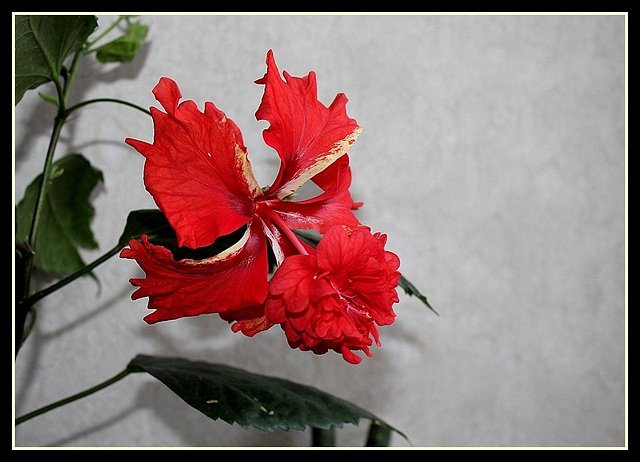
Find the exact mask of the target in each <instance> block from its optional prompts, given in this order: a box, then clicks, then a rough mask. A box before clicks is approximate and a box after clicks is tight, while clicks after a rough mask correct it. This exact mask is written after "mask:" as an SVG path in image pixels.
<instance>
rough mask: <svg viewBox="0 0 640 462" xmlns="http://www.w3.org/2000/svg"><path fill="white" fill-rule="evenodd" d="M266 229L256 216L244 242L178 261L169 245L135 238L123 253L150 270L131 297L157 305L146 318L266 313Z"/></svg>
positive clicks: (135, 281)
mask: <svg viewBox="0 0 640 462" xmlns="http://www.w3.org/2000/svg"><path fill="white" fill-rule="evenodd" d="M261 228H262V225H261V224H260V223H259V222H258V221H257V220H256V222H254V223H252V224H251V226H250V227H249V228H248V229H247V232H246V233H245V234H244V236H243V238H242V239H241V240H240V241H239V242H238V243H236V244H235V245H233V246H232V247H230V248H229V249H227V250H225V251H224V252H222V253H220V254H218V255H216V256H214V257H211V258H208V259H205V260H191V259H184V260H179V261H176V260H174V258H173V255H172V254H171V252H170V251H169V249H167V248H165V247H162V246H159V245H154V244H151V243H150V242H149V240H148V238H147V236H145V235H143V236H142V242H138V241H136V240H135V239H134V240H131V241H130V242H129V248H125V249H123V250H122V252H121V253H120V256H121V257H122V258H130V259H134V260H136V261H137V262H138V264H139V265H140V267H141V268H142V269H143V270H144V271H145V273H146V278H143V279H142V278H141V279H131V281H130V282H131V283H132V284H133V285H135V286H138V287H139V289H138V290H137V291H135V292H134V293H133V294H132V296H131V298H132V299H134V300H136V299H139V298H142V297H149V309H152V310H155V311H154V312H153V313H151V314H149V315H148V316H146V317H145V321H147V322H148V323H149V324H153V323H156V322H158V321H167V320H170V319H177V318H183V317H187V316H197V315H200V314H207V313H224V316H223V318H224V319H227V320H230V319H235V320H238V319H241V318H243V317H248V318H250V319H255V318H257V317H259V316H262V315H263V312H261V311H260V309H261V308H260V307H261V306H262V304H263V303H264V301H265V298H266V296H267V292H268V282H267V274H268V271H269V269H268V261H267V244H266V239H265V236H264V233H263V232H262V229H261ZM243 313H245V315H244V316H243Z"/></svg>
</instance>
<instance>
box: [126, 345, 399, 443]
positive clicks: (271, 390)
mask: <svg viewBox="0 0 640 462" xmlns="http://www.w3.org/2000/svg"><path fill="white" fill-rule="evenodd" d="M127 368H128V369H129V370H131V371H132V372H142V371H144V372H148V373H149V374H151V375H152V376H154V377H155V378H157V379H158V380H160V381H161V382H162V383H164V384H165V385H166V386H167V387H169V388H170V389H171V390H172V391H173V392H174V393H176V394H177V395H178V396H179V397H180V398H182V399H183V400H184V401H185V402H187V403H188V404H189V405H191V406H192V407H194V408H195V409H197V410H198V411H200V412H202V413H203V414H204V415H206V416H207V417H209V418H211V419H214V420H216V419H222V420H224V421H225V422H227V423H229V424H233V423H238V424H239V425H240V426H242V427H243V428H248V427H251V426H253V427H255V428H258V429H260V430H265V431H273V430H275V429H276V428H282V429H284V430H289V429H295V430H304V429H305V428H306V427H314V428H321V429H328V428H331V427H342V425H343V424H344V423H352V424H355V425H357V424H358V422H359V420H360V419H361V418H365V419H370V420H372V421H375V422H376V423H377V425H380V426H383V427H387V428H389V429H391V430H393V431H395V432H396V433H398V434H399V435H401V436H402V437H404V438H405V439H406V436H405V435H404V434H403V433H402V432H400V431H398V430H396V429H395V428H393V427H391V426H390V425H389V424H387V423H385V422H384V421H382V420H381V419H379V418H378V417H376V416H375V415H373V414H371V413H370V412H368V411H366V410H364V409H362V408H360V407H358V406H356V405H355V404H351V403H349V402H348V401H345V400H342V399H340V398H337V397H335V396H332V395H330V394H328V393H325V392H323V391H320V390H318V389H316V388H313V387H310V386H307V385H301V384H298V383H294V382H291V381H289V380H285V379H280V378H276V377H270V376H266V375H259V374H253V373H250V372H247V371H245V370H242V369H237V368H235V367H231V366H226V365H220V364H210V363H206V362H202V361H190V360H186V359H182V358H163V357H155V356H146V355H138V356H136V357H135V358H134V359H133V360H132V361H131V362H130V363H129V365H128V366H127Z"/></svg>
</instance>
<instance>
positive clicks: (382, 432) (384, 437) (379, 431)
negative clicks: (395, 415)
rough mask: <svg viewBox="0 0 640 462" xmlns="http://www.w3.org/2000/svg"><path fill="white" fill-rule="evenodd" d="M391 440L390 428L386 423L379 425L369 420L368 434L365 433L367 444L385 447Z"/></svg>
mask: <svg viewBox="0 0 640 462" xmlns="http://www.w3.org/2000/svg"><path fill="white" fill-rule="evenodd" d="M390 440H391V429H390V428H389V427H387V426H386V425H381V424H380V422H377V421H375V420H372V421H371V425H370V426H369V434H368V435H367V446H370V447H372V446H376V447H385V446H389V441H390Z"/></svg>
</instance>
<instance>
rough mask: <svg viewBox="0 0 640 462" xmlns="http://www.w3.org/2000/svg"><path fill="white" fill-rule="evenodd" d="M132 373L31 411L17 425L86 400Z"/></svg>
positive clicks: (125, 373)
mask: <svg viewBox="0 0 640 462" xmlns="http://www.w3.org/2000/svg"><path fill="white" fill-rule="evenodd" d="M131 372H132V371H131V370H129V368H127V369H125V370H123V371H122V372H120V373H119V374H117V375H115V376H113V377H111V378H110V379H108V380H105V381H104V382H102V383H99V384H98V385H96V386H94V387H91V388H89V389H87V390H85V391H81V392H80V393H76V394H75V395H72V396H69V397H68V398H65V399H61V400H60V401H56V402H55V403H51V404H49V405H48V406H44V407H41V408H40V409H36V410H35V411H31V412H29V413H28V414H25V415H23V416H21V417H18V418H16V425H19V424H21V423H22V422H25V421H27V420H29V419H32V418H34V417H36V416H39V415H41V414H44V413H45V412H49V411H51V410H52V409H55V408H57V407H60V406H64V405H65V404H68V403H71V402H73V401H76V400H78V399H80V398H84V397H85V396H89V395H91V394H93V393H95V392H96V391H99V390H102V389H103V388H106V387H108V386H109V385H112V384H113V383H115V382H117V381H118V380H120V379H122V378H124V377H126V376H127V375H129V374H130V373H131Z"/></svg>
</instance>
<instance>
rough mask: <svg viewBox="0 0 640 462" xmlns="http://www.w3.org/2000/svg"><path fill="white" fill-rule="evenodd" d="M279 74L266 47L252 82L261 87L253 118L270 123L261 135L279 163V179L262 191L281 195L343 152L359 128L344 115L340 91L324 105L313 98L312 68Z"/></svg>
mask: <svg viewBox="0 0 640 462" xmlns="http://www.w3.org/2000/svg"><path fill="white" fill-rule="evenodd" d="M283 75H284V80H283V79H282V77H280V72H279V70H278V67H277V66H276V62H275V59H274V57H273V52H272V51H271V50H269V52H268V53H267V72H266V74H265V75H264V76H263V77H262V78H261V79H258V80H256V83H258V84H264V85H265V89H264V95H263V97H262V102H261V103H260V107H258V110H257V111H256V118H257V119H258V120H266V121H268V122H269V124H270V126H269V128H267V129H265V130H264V132H263V138H264V141H265V143H267V144H268V145H269V146H271V147H272V148H274V149H275V150H276V151H277V152H278V155H279V156H280V159H281V161H282V163H281V166H280V171H279V173H278V177H277V178H276V180H275V182H274V183H273V184H272V185H271V188H269V190H268V191H267V193H266V195H267V196H277V197H278V198H280V199H282V198H284V197H286V196H288V195H290V194H291V193H293V192H295V191H296V190H297V189H298V188H299V187H300V185H302V184H303V183H304V182H305V181H307V180H308V179H310V178H311V177H313V176H314V175H316V174H317V173H319V172H321V171H322V170H324V169H325V168H327V167H328V166H329V165H331V164H332V163H333V162H334V161H335V160H336V159H338V158H339V157H340V156H342V155H344V154H345V153H346V152H347V151H348V150H349V148H351V145H353V143H354V142H355V140H356V138H357V137H358V135H359V134H360V132H361V131H362V129H361V128H360V127H359V126H358V124H357V122H356V121H355V120H354V119H351V118H349V117H348V116H347V112H346V107H345V106H346V104H347V97H346V96H345V95H344V94H343V93H339V94H338V95H337V96H336V97H335V99H334V100H333V102H332V103H331V105H330V106H329V107H328V108H327V107H326V106H324V105H323V104H322V103H321V102H320V101H318V96H317V84H316V74H315V73H314V72H313V71H312V72H310V73H309V75H307V76H306V77H292V76H291V75H289V74H288V73H287V72H284V73H283Z"/></svg>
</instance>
